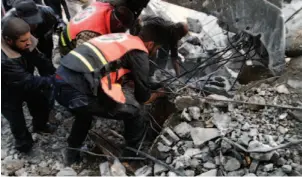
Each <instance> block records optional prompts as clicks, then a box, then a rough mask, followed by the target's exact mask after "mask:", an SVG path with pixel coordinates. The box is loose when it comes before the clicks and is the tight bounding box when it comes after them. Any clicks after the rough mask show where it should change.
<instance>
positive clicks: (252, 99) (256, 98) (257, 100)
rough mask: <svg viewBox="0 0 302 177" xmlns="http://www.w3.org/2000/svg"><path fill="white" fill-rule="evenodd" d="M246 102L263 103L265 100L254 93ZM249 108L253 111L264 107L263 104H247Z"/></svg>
mask: <svg viewBox="0 0 302 177" xmlns="http://www.w3.org/2000/svg"><path fill="white" fill-rule="evenodd" d="M248 102H250V103H258V104H265V103H266V101H265V99H264V98H263V97H261V96H258V95H254V96H252V97H250V98H249V100H248ZM249 108H250V109H251V110H253V111H258V110H260V109H262V108H264V106H261V105H249Z"/></svg>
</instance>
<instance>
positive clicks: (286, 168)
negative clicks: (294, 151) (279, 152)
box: [282, 165, 292, 173]
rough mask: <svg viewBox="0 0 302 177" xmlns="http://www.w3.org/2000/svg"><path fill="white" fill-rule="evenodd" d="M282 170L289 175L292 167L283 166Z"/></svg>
mask: <svg viewBox="0 0 302 177" xmlns="http://www.w3.org/2000/svg"><path fill="white" fill-rule="evenodd" d="M282 170H283V171H284V172H285V173H290V172H292V166H290V165H283V166H282Z"/></svg>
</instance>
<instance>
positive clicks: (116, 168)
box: [110, 158, 127, 176]
mask: <svg viewBox="0 0 302 177" xmlns="http://www.w3.org/2000/svg"><path fill="white" fill-rule="evenodd" d="M110 172H111V174H112V176H127V175H126V168H125V167H124V165H122V164H121V162H120V161H119V160H118V159H117V158H116V159H114V162H113V164H112V165H111V167H110Z"/></svg>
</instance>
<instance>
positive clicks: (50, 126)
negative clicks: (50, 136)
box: [33, 123, 57, 133]
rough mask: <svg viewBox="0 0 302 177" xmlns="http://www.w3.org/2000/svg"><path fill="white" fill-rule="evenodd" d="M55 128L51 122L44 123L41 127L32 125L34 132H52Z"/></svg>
mask: <svg viewBox="0 0 302 177" xmlns="http://www.w3.org/2000/svg"><path fill="white" fill-rule="evenodd" d="M56 130H57V126H55V125H53V124H49V123H48V124H46V125H45V126H44V127H43V128H38V127H34V128H33V132H34V133H53V132H55V131H56Z"/></svg>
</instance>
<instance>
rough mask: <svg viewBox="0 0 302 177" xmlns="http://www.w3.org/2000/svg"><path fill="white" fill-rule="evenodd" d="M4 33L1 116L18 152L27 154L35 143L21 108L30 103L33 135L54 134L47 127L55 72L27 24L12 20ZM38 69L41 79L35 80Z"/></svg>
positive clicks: (8, 22) (2, 43)
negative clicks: (38, 48) (35, 69)
mask: <svg viewBox="0 0 302 177" xmlns="http://www.w3.org/2000/svg"><path fill="white" fill-rule="evenodd" d="M2 29H3V30H2V38H1V84H2V87H1V102H2V105H1V111H2V112H1V113H2V114H3V116H4V117H5V118H6V119H7V120H8V121H9V124H10V128H11V131H12V133H13V135H14V137H15V140H16V142H15V148H16V149H17V150H19V151H21V152H28V151H29V150H30V149H31V147H32V145H33V139H32V137H31V134H30V133H29V131H28V129H27V127H26V122H25V118H24V115H23V110H22V107H23V106H22V105H23V102H24V101H25V102H26V103H27V107H28V109H29V112H30V114H31V115H32V117H33V120H32V125H33V131H34V132H46V133H51V132H53V131H54V130H55V129H54V127H53V126H51V125H49V124H47V121H48V116H49V112H50V109H51V103H52V102H51V98H50V96H51V94H50V93H52V90H53V89H52V85H53V84H52V82H53V77H52V75H53V74H54V72H55V69H54V67H53V66H52V63H50V62H49V60H47V59H45V57H44V55H43V54H41V53H39V51H38V50H37V49H36V46H37V39H35V38H34V37H33V36H32V35H31V34H30V27H29V25H28V24H27V23H26V22H25V21H23V20H22V19H20V18H15V17H12V18H9V19H8V20H7V21H5V23H4V24H3V28H2ZM35 67H37V68H38V71H39V74H40V76H41V77H39V76H34V74H33V72H34V68H35ZM52 95H53V94H52Z"/></svg>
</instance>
